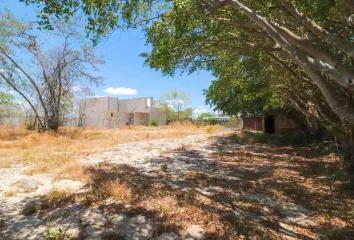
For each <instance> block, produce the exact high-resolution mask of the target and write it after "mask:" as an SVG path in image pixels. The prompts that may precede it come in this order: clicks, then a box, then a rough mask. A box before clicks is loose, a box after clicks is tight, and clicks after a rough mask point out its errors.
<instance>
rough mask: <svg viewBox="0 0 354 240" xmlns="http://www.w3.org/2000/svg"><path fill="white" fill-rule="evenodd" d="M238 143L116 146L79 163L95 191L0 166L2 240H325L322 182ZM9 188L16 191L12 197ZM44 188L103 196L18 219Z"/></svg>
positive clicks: (276, 153) (272, 154)
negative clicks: (113, 186)
mask: <svg viewBox="0 0 354 240" xmlns="http://www.w3.org/2000/svg"><path fill="white" fill-rule="evenodd" d="M224 135H227V134H224ZM237 142H238V141H235V139H233V138H232V137H227V136H218V135H192V136H188V137H185V138H183V139H168V140H153V141H145V142H136V143H129V144H121V145H118V146H117V147H115V148H112V149H109V150H107V151H104V152H100V153H96V154H92V155H89V156H87V157H85V158H84V159H80V161H82V163H83V164H84V165H86V166H89V167H90V168H91V172H90V174H91V175H92V177H93V179H94V180H93V181H94V182H93V184H92V185H91V186H83V184H82V183H80V182H77V181H71V180H63V181H59V182H55V181H53V180H52V179H51V177H50V176H48V175H34V176H30V177H29V176H26V175H23V174H22V173H21V172H22V171H23V170H24V169H25V168H23V167H17V168H10V169H0V186H1V187H0V219H1V222H0V227H1V234H2V236H3V238H4V239H43V238H45V235H46V234H47V235H48V234H52V235H53V234H54V235H56V236H57V235H59V234H60V232H59V231H58V229H59V228H60V229H61V230H64V235H67V236H71V237H74V238H73V239H75V237H76V238H77V239H165V240H171V239H205V238H207V239H246V238H249V239H257V238H261V239H330V237H328V236H326V234H327V229H326V228H324V227H323V226H327V225H326V224H327V222H323V224H324V225H321V224H322V223H321V222H319V220H318V219H320V220H321V219H322V220H321V221H325V220H323V218H320V217H322V215H321V214H322V213H321V212H320V210H318V209H316V206H317V205H320V204H318V203H313V202H312V200H315V199H316V197H317V198H318V197H319V195H316V194H317V192H314V191H317V190H318V191H320V190H319V189H316V187H317V186H321V187H323V186H322V185H316V186H315V187H314V188H313V189H312V190H311V191H312V192H311V191H309V190H308V189H307V186H308V185H309V184H313V183H315V180H313V179H312V178H311V177H307V179H305V178H304V177H303V176H302V174H303V173H302V171H303V170H306V166H307V165H306V164H307V162H306V161H307V160H306V158H303V157H295V158H294V157H293V155H292V152H293V151H294V150H293V149H292V148H291V147H286V148H281V147H279V148H269V147H268V146H266V145H250V146H241V145H240V144H238V143H237ZM300 163H301V164H300ZM284 171H285V174H284ZM286 171H287V172H286ZM317 177H318V176H316V179H317ZM314 179H315V178H314ZM319 179H323V177H322V176H319ZM102 183H117V184H118V187H121V186H124V187H125V188H127V189H129V192H128V193H127V194H126V195H124V194H125V193H126V192H122V191H121V192H119V193H118V195H120V196H119V197H120V198H121V199H122V200H117V199H112V198H111V197H104V195H102V196H103V197H101V195H97V190H100V187H97V186H101V185H100V184H102ZM299 183H304V184H306V185H303V187H300V186H298V184H299ZM316 184H319V183H317V182H316ZM13 188H16V189H15V190H16V191H17V192H20V193H18V194H16V195H14V196H10V195H11V194H9V193H11V191H13ZM50 189H70V190H71V191H75V193H73V194H75V196H77V195H78V192H80V191H82V192H84V191H88V192H89V193H90V194H91V195H90V196H91V197H93V198H99V199H98V200H97V199H96V200H95V199H94V200H92V199H91V200H92V201H93V202H95V204H91V205H89V206H87V205H83V204H79V203H77V202H75V201H73V202H71V201H64V200H63V201H62V202H65V203H66V204H61V205H60V204H58V206H57V207H55V208H51V209H49V210H47V211H44V212H41V213H40V214H37V213H35V214H33V215H30V216H24V215H23V213H21V211H22V209H23V208H24V206H25V205H26V204H28V203H31V202H33V201H37V200H38V198H40V196H41V195H43V194H45V193H46V192H48V191H49V190H50ZM124 191H126V189H124ZM321 191H322V190H321ZM97 196H98V197H97ZM122 196H123V197H122ZM65 198H67V199H71V198H70V196H66V197H65ZM125 198H131V199H132V200H131V201H130V203H127V201H125ZM327 199H330V197H327ZM330 200H331V199H330ZM325 202H326V201H323V203H325ZM316 204H317V205H316ZM326 204H327V203H326ZM350 204H351V203H350V202H349V203H348V205H350ZM325 206H327V205H325ZM336 221H337V223H336V224H337V225H336V226H333V225H332V228H333V229H330V230H331V231H332V230H333V231H337V229H339V231H341V232H344V235H345V236H346V235H348V234H349V233H348V234H346V233H345V231H347V229H350V223H348V222H347V223H346V222H345V220H343V219H339V218H337V220H336ZM338 222H339V223H338ZM48 229H50V231H49V232H48ZM348 236H349V235H348ZM0 238H1V235H0ZM343 239H345V238H343ZM348 239H350V238H348Z"/></svg>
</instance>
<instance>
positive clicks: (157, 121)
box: [150, 119, 159, 127]
mask: <svg viewBox="0 0 354 240" xmlns="http://www.w3.org/2000/svg"><path fill="white" fill-rule="evenodd" d="M150 126H154V127H158V126H159V120H157V119H151V121H150Z"/></svg>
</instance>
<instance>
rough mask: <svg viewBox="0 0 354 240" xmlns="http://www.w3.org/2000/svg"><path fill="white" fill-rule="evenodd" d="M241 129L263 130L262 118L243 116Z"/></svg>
mask: <svg viewBox="0 0 354 240" xmlns="http://www.w3.org/2000/svg"><path fill="white" fill-rule="evenodd" d="M243 129H245V130H254V131H263V118H262V117H244V118H243Z"/></svg>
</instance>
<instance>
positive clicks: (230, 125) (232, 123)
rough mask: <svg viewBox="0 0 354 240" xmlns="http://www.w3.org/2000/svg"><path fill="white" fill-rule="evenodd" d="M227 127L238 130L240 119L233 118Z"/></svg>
mask: <svg viewBox="0 0 354 240" xmlns="http://www.w3.org/2000/svg"><path fill="white" fill-rule="evenodd" d="M227 126H228V127H231V128H237V127H238V119H237V118H236V117H231V118H230V119H229V121H228V122H227Z"/></svg>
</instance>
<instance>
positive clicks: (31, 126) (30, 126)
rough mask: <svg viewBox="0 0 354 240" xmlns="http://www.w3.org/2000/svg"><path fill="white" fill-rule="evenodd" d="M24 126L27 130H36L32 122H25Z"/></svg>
mask: <svg viewBox="0 0 354 240" xmlns="http://www.w3.org/2000/svg"><path fill="white" fill-rule="evenodd" d="M25 128H26V130H29V131H34V130H36V126H35V125H34V124H33V123H25Z"/></svg>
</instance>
